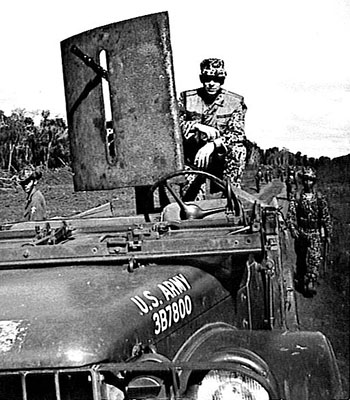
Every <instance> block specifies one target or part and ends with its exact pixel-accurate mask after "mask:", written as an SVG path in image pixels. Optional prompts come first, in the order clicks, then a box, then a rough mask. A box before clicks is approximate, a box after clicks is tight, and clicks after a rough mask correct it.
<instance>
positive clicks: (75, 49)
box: [70, 44, 108, 80]
mask: <svg viewBox="0 0 350 400" xmlns="http://www.w3.org/2000/svg"><path fill="white" fill-rule="evenodd" d="M70 51H71V52H72V53H73V54H75V55H76V56H77V57H78V58H80V59H81V60H82V61H83V62H84V63H85V65H87V66H88V67H90V68H91V69H92V70H93V71H94V72H96V74H97V75H99V76H101V77H102V78H105V79H106V80H108V71H106V70H105V69H104V68H102V67H101V65H99V64H97V63H96V61H95V60H94V59H93V58H92V57H90V56H88V55H87V54H85V53H83V52H82V51H81V50H80V49H79V48H78V47H77V46H76V45H74V44H73V45H72V46H71V48H70Z"/></svg>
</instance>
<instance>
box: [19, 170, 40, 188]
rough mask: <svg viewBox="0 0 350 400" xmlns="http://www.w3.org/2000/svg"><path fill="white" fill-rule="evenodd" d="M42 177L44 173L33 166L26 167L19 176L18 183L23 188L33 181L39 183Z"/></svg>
mask: <svg viewBox="0 0 350 400" xmlns="http://www.w3.org/2000/svg"><path fill="white" fill-rule="evenodd" d="M41 177H42V172H41V171H40V170H39V169H38V168H34V167H33V166H32V165H27V166H25V167H24V168H23V169H22V170H21V172H20V173H19V175H18V179H17V181H18V183H19V184H20V185H21V186H22V187H23V186H25V185H27V184H28V183H29V182H30V181H31V180H34V181H37V180H39V179H40V178H41Z"/></svg>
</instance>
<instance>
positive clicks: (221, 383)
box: [195, 370, 270, 400]
mask: <svg viewBox="0 0 350 400" xmlns="http://www.w3.org/2000/svg"><path fill="white" fill-rule="evenodd" d="M195 399H198V400H270V396H269V394H268V392H267V390H266V389H265V388H264V387H263V386H262V385H261V384H260V383H259V382H258V381H257V380H255V379H253V378H251V377H250V376H247V375H245V374H243V373H241V372H237V371H226V370H220V371H218V370H212V371H210V372H209V373H208V374H206V375H205V376H204V378H203V380H202V381H201V383H200V384H199V385H198V390H197V395H196V397H195Z"/></svg>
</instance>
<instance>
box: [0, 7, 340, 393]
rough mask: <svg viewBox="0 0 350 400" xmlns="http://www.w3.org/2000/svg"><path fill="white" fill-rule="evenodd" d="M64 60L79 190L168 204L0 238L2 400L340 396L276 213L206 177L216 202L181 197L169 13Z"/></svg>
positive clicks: (82, 43) (98, 33) (84, 38)
mask: <svg viewBox="0 0 350 400" xmlns="http://www.w3.org/2000/svg"><path fill="white" fill-rule="evenodd" d="M72 46H73V47H72ZM74 46H75V47H74ZM61 49H62V59H63V72H64V82H65V90H66V104H67V115H68V123H69V135H70V139H71V150H72V154H73V168H74V184H75V188H76V189H77V190H97V189H110V188H115V187H130V186H132V187H135V188H136V190H138V188H139V192H138V193H139V200H140V201H143V202H144V203H146V200H147V198H146V197H142V195H143V194H144V193H145V192H146V191H144V190H143V188H147V191H148V189H150V192H149V193H151V197H152V201H151V203H154V204H156V203H157V202H158V203H159V204H158V206H157V204H156V205H155V206H154V204H152V207H151V208H146V209H145V214H140V213H139V214H137V213H136V214H134V215H125V216H118V217H116V216H113V215H112V214H111V213H110V212H106V215H104V216H101V217H99V218H96V217H91V216H90V217H89V214H84V216H83V217H82V216H80V217H79V215H78V216H75V217H72V218H64V219H62V218H55V219H51V220H49V221H42V222H41V221H40V222H37V221H36V222H25V223H14V224H9V225H7V226H5V227H3V229H2V230H0V276H1V284H0V304H1V311H0V354H1V357H0V399H13V400H43V399H50V400H51V399H52V400H68V399H84V400H86V399H92V400H102V399H103V400H120V399H150V398H154V399H201V400H202V399H228V398H229V399H232V398H235V399H236V398H237V399H255V400H274V399H285V400H293V399H301V400H312V399H315V400H316V399H317V400H319V399H321V400H322V399H324V400H329V399H331V398H332V399H341V398H342V392H341V384H340V378H339V371H338V368H337V365H336V360H335V357H334V353H333V350H332V347H331V345H330V343H329V341H328V340H327V338H326V337H325V336H324V335H322V334H321V333H318V332H301V331H300V330H299V329H298V316H297V313H296V307H295V301H294V297H293V280H292V278H291V270H292V268H293V266H292V265H293V259H292V255H291V252H290V251H288V250H289V247H290V238H289V236H288V232H286V230H285V229H284V225H283V221H282V219H281V213H280V210H279V207H276V206H275V205H273V204H266V203H263V202H261V201H259V200H258V199H257V198H256V197H254V196H252V195H249V194H248V193H246V192H244V191H243V190H240V189H238V188H233V187H231V186H230V184H229V183H228V182H224V181H218V179H217V178H216V177H212V176H209V174H207V175H206V176H205V177H206V178H207V179H213V180H214V181H215V182H216V183H217V184H218V186H219V187H220V188H221V191H222V196H221V197H216V198H215V197H213V198H211V199H207V200H203V201H200V202H191V203H187V202H184V201H183V200H182V198H181V196H180V194H179V193H180V191H179V190H178V188H179V186H180V187H181V178H182V176H183V175H184V174H186V173H189V171H188V170H186V171H181V169H182V167H183V165H182V164H183V161H182V159H183V157H182V143H181V135H180V131H179V127H178V122H177V112H176V101H175V97H176V96H175V85H174V79H173V71H172V55H171V47H170V35H169V27H168V17H167V14H166V13H159V14H154V15H149V16H145V17H141V18H136V19H133V20H129V21H123V22H119V23H116V24H112V25H108V26H104V27H100V28H96V29H93V30H91V31H87V32H84V33H81V34H80V35H77V36H74V37H72V38H69V39H66V40H65V41H63V42H62V43H61ZM72 49H73V52H72ZM101 54H102V55H103V57H101ZM77 55H78V57H77ZM106 78H108V79H106ZM104 82H105V83H107V84H108V86H107V90H105V89H104V87H103V85H104ZM106 93H107V95H106ZM108 100H109V101H108ZM177 170H180V172H178V171H177ZM192 173H195V172H194V171H192ZM197 173H200V172H197ZM161 188H162V189H161ZM163 189H164V191H167V192H168V193H167V194H166V196H165V198H166V200H167V201H164V196H163V195H164V192H163ZM157 196H158V197H157Z"/></svg>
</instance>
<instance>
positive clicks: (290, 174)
mask: <svg viewBox="0 0 350 400" xmlns="http://www.w3.org/2000/svg"><path fill="white" fill-rule="evenodd" d="M285 183H286V191H287V200H290V199H291V197H292V192H293V185H295V184H296V180H295V170H294V168H291V167H288V169H287V177H286V182H285Z"/></svg>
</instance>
